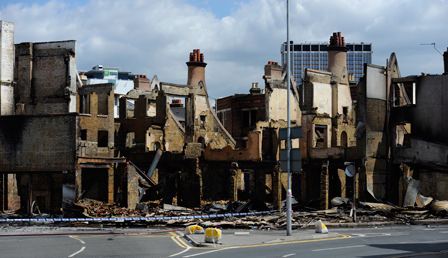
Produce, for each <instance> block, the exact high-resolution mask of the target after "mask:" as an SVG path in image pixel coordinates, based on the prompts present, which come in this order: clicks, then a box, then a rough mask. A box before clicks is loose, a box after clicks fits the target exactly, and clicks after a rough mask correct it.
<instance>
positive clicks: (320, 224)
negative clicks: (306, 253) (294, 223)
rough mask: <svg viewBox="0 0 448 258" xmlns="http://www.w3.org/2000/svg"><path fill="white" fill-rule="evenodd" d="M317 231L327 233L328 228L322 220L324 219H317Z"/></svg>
mask: <svg viewBox="0 0 448 258" xmlns="http://www.w3.org/2000/svg"><path fill="white" fill-rule="evenodd" d="M316 233H321V234H327V233H328V228H327V227H326V226H325V224H324V223H323V222H322V220H318V221H316Z"/></svg>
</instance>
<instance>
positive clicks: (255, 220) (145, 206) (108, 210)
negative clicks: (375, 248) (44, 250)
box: [74, 197, 448, 230]
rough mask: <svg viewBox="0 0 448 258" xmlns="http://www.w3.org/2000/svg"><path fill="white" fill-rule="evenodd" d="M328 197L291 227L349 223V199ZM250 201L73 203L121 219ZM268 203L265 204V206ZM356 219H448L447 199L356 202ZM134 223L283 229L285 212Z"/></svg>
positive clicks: (238, 207) (235, 207)
mask: <svg viewBox="0 0 448 258" xmlns="http://www.w3.org/2000/svg"><path fill="white" fill-rule="evenodd" d="M337 198H339V199H335V200H332V204H333V205H335V207H333V208H332V209H327V210H316V209H313V208H311V207H306V206H297V207H300V208H297V209H295V211H294V212H293V215H292V227H293V228H305V227H307V226H308V225H310V224H311V225H312V223H311V222H313V221H316V220H322V221H323V222H325V223H326V224H331V223H349V222H353V217H352V214H351V202H350V200H349V199H346V198H341V197H337ZM250 204H251V202H250V201H248V202H245V203H243V202H228V201H218V202H204V203H203V205H202V207H201V208H200V209H189V208H185V207H181V206H176V205H169V204H164V205H163V206H160V205H158V203H157V202H152V203H149V202H148V203H140V204H137V206H136V209H127V208H123V207H118V206H116V205H108V204H105V203H102V202H99V201H96V200H92V199H82V200H80V201H79V202H78V203H76V204H74V205H75V206H76V207H78V208H80V209H82V211H81V210H80V211H81V213H82V215H83V216H85V217H88V218H99V217H104V218H124V217H140V218H150V217H181V216H195V215H211V214H225V213H232V212H251V211H260V210H256V209H251V208H253V207H255V206H253V205H250ZM268 206H269V205H266V207H268ZM357 206H358V207H357V210H356V214H357V219H356V221H357V222H386V221H388V222H393V223H395V224H405V223H413V222H418V221H423V220H437V219H439V220H440V219H448V216H447V212H446V211H447V210H446V209H447V208H448V202H446V201H445V202H438V201H434V202H432V203H431V205H429V206H428V209H424V208H420V207H407V208H403V207H398V206H395V205H391V204H384V203H371V202H360V203H359V204H358V205H357ZM132 223H134V224H135V225H136V226H137V224H138V225H140V224H141V225H145V226H167V227H187V226H190V225H200V226H202V227H219V228H241V229H260V230H263V229H266V230H275V229H284V228H286V213H285V212H280V211H272V212H270V213H267V214H264V215H256V216H255V215H251V216H235V217H217V218H207V219H197V218H196V219H168V220H165V219H164V220H151V221H139V222H132Z"/></svg>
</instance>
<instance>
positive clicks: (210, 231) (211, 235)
mask: <svg viewBox="0 0 448 258" xmlns="http://www.w3.org/2000/svg"><path fill="white" fill-rule="evenodd" d="M219 239H221V230H219V229H217V228H207V229H206V230H205V242H206V243H213V244H217V243H218V240H219Z"/></svg>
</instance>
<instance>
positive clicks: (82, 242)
mask: <svg viewBox="0 0 448 258" xmlns="http://www.w3.org/2000/svg"><path fill="white" fill-rule="evenodd" d="M68 237H70V238H73V239H76V240H78V241H79V242H81V244H83V245H85V244H86V242H84V241H82V240H81V239H79V238H76V237H72V236H68Z"/></svg>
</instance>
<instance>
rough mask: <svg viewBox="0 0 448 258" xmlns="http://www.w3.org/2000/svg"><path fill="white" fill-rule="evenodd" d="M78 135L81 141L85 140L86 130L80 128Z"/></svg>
mask: <svg viewBox="0 0 448 258" xmlns="http://www.w3.org/2000/svg"><path fill="white" fill-rule="evenodd" d="M79 137H80V138H81V141H87V130H85V129H84V130H80V135H79Z"/></svg>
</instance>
